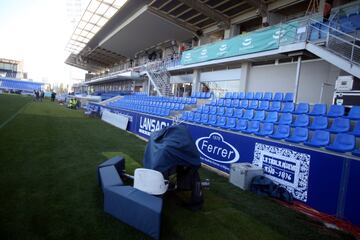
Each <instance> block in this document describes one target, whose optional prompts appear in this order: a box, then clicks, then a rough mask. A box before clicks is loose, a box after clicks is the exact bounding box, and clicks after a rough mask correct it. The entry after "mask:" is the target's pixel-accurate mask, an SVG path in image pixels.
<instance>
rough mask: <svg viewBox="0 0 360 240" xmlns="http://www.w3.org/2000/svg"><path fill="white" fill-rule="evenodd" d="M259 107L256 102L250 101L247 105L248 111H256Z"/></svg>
mask: <svg viewBox="0 0 360 240" xmlns="http://www.w3.org/2000/svg"><path fill="white" fill-rule="evenodd" d="M258 105H259V101H258V100H251V101H250V103H249V106H248V108H249V109H257V108H258Z"/></svg>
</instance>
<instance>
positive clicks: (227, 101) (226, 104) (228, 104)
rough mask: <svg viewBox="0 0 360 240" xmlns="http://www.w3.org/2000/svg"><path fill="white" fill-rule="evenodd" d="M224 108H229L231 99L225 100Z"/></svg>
mask: <svg viewBox="0 0 360 240" xmlns="http://www.w3.org/2000/svg"><path fill="white" fill-rule="evenodd" d="M224 107H231V99H225V101H224Z"/></svg>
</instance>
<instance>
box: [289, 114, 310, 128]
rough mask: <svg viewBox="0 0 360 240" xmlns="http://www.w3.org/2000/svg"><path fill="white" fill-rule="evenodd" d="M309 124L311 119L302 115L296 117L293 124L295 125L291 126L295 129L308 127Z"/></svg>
mask: <svg viewBox="0 0 360 240" xmlns="http://www.w3.org/2000/svg"><path fill="white" fill-rule="evenodd" d="M309 122H310V119H309V116H308V115H306V114H300V115H297V116H296V117H295V121H294V122H293V124H291V126H293V127H307V126H309Z"/></svg>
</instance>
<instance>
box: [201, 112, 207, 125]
mask: <svg viewBox="0 0 360 240" xmlns="http://www.w3.org/2000/svg"><path fill="white" fill-rule="evenodd" d="M208 121H209V114H207V113H203V114H201V120H200V122H201V123H202V124H207V123H208Z"/></svg>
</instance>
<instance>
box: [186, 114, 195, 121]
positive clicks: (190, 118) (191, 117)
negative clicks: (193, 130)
mask: <svg viewBox="0 0 360 240" xmlns="http://www.w3.org/2000/svg"><path fill="white" fill-rule="evenodd" d="M194 115H195V114H194V112H189V114H188V116H187V120H188V121H189V122H192V121H194Z"/></svg>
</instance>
